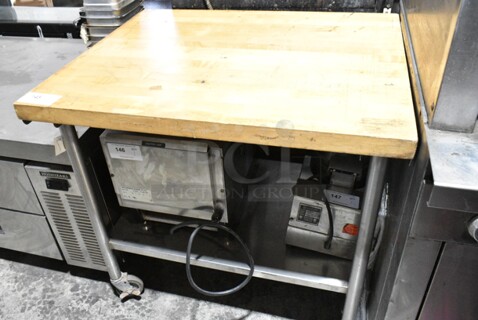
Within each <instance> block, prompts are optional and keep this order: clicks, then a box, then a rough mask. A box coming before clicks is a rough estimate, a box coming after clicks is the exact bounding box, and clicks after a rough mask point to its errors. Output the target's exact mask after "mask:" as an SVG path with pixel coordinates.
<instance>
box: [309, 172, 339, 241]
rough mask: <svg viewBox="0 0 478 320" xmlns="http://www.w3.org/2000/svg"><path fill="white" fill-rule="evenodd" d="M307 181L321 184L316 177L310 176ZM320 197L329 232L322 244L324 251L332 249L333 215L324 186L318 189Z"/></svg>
mask: <svg viewBox="0 0 478 320" xmlns="http://www.w3.org/2000/svg"><path fill="white" fill-rule="evenodd" d="M307 180H308V181H316V182H318V183H319V184H321V181H320V178H318V177H317V176H311V177H310V178H309V179H307ZM320 197H321V198H322V200H323V201H324V203H325V207H326V208H327V216H328V217H329V231H328V233H327V240H325V242H324V249H327V250H329V249H330V248H331V247H332V240H333V238H334V215H333V214H332V208H331V207H330V203H329V199H328V198H327V195H326V194H325V186H322V187H321V188H320Z"/></svg>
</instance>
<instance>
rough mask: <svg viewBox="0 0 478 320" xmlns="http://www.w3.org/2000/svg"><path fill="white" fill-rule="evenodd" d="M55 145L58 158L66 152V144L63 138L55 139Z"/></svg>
mask: <svg viewBox="0 0 478 320" xmlns="http://www.w3.org/2000/svg"><path fill="white" fill-rule="evenodd" d="M53 144H54V145H55V156H58V155H60V154H62V153H63V152H65V151H66V148H65V144H64V143H63V139H62V138H61V136H58V137H55V139H53Z"/></svg>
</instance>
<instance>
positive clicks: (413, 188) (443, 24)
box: [369, 0, 478, 320]
mask: <svg viewBox="0 0 478 320" xmlns="http://www.w3.org/2000/svg"><path fill="white" fill-rule="evenodd" d="M401 5H402V8H401V18H402V28H403V31H404V35H405V37H404V39H405V45H406V49H407V55H408V60H409V62H410V66H409V67H410V72H411V74H412V84H413V89H414V98H415V104H416V109H417V114H418V115H419V119H420V121H419V129H420V135H421V139H420V141H421V144H420V147H419V149H418V153H417V156H416V159H414V161H413V162H411V163H403V164H398V163H395V166H394V167H393V170H392V171H391V180H392V182H391V184H390V185H391V194H392V195H394V197H393V198H392V204H391V206H390V210H389V213H390V216H389V219H388V227H387V228H386V230H387V232H386V233H385V234H384V240H383V241H384V242H386V243H388V245H387V246H385V247H384V250H382V251H381V252H380V254H379V257H378V260H377V262H378V263H377V265H376V270H375V272H374V276H373V279H372V287H371V296H370V303H369V307H370V308H369V309H370V312H369V318H370V319H377V320H378V319H380V320H382V319H397V320H398V319H475V318H476V314H477V312H478V310H477V304H476V296H477V294H478V282H477V279H478V271H477V270H478V269H477V268H476V266H477V259H476V257H477V253H478V251H477V250H478V246H477V243H476V238H475V237H476V224H477V222H476V219H477V217H478V179H477V177H478V167H477V163H478V162H477V159H478V148H477V146H478V131H477V129H478V128H477V115H478V96H477V91H476V87H477V79H478V77H477V74H478V73H477V69H476V63H475V61H476V50H474V47H476V43H478V37H477V34H476V32H475V30H476V23H477V20H476V19H475V17H474V12H475V11H476V9H477V8H478V7H477V5H478V3H477V2H476V1H467V0H461V1H459V0H440V1H431V0H430V1H428V0H427V1H418V0H403V1H402V2H401ZM431 44H433V50H430V47H431ZM445 130H453V131H445ZM457 131H461V132H468V133H460V132H457Z"/></svg>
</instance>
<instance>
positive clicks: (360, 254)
mask: <svg viewBox="0 0 478 320" xmlns="http://www.w3.org/2000/svg"><path fill="white" fill-rule="evenodd" d="M386 167H387V159H386V158H380V157H372V159H371V161H370V168H369V170H368V174H367V187H366V189H365V196H364V202H363V209H362V218H361V220H360V229H359V230H360V231H359V235H358V239H357V246H356V248H355V254H354V259H353V265H352V272H351V274H350V279H349V284H348V289H347V296H346V298H345V306H344V313H343V316H342V320H354V319H355V318H356V314H357V308H358V305H359V303H360V297H361V295H362V290H363V286H364V279H365V273H366V271H367V264H368V258H369V254H370V249H371V246H372V238H373V233H374V228H375V223H376V221H377V216H378V209H379V206H380V199H381V197H382V190H383V184H384V180H385V170H386Z"/></svg>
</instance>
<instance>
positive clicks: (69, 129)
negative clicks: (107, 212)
mask: <svg viewBox="0 0 478 320" xmlns="http://www.w3.org/2000/svg"><path fill="white" fill-rule="evenodd" d="M60 132H61V136H62V138H63V143H64V145H65V148H66V151H67V153H68V157H69V159H70V162H71V166H72V167H73V171H74V172H75V175H76V177H77V181H78V186H79V188H80V190H81V194H82V196H83V199H84V201H85V205H86V208H87V209H88V215H89V217H90V220H91V225H92V226H93V231H94V232H95V235H96V238H97V241H98V245H99V247H100V250H101V253H102V255H103V259H104V260H105V264H106V268H107V269H108V274H109V276H110V279H111V280H117V279H120V278H121V276H122V274H121V270H120V268H119V265H118V262H117V260H116V257H115V256H114V254H113V250H112V249H111V248H110V246H109V238H108V234H107V233H106V229H105V227H104V225H103V222H102V221H101V216H100V206H99V205H98V201H99V200H98V199H97V195H96V194H95V192H94V189H93V185H92V180H91V177H90V175H89V174H88V171H87V168H86V161H85V158H84V156H83V154H82V152H81V149H80V145H79V141H78V135H77V133H76V129H75V127H74V126H70V125H62V126H60Z"/></svg>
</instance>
